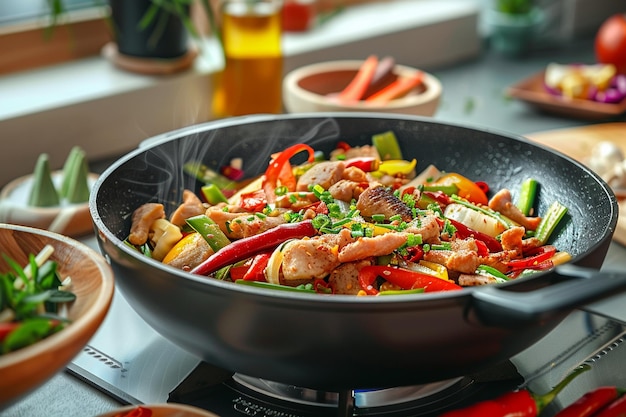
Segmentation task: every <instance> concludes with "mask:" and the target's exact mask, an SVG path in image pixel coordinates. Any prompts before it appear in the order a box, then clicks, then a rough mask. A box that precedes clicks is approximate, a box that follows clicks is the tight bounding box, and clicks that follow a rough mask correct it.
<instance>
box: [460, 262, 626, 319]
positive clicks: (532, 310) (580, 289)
mask: <svg viewBox="0 0 626 417" xmlns="http://www.w3.org/2000/svg"><path fill="white" fill-rule="evenodd" d="M551 274H553V275H556V276H558V277H561V278H562V279H565V281H564V282H559V283H558V284H553V285H549V286H547V287H544V288H540V289H538V290H533V291H529V292H519V291H510V290H507V289H506V287H504V288H503V287H498V286H490V285H486V286H484V287H480V288H477V289H476V291H474V292H473V293H472V302H471V306H470V309H471V310H473V313H475V314H476V317H477V318H478V320H479V321H480V323H481V324H483V325H487V326H500V327H512V326H517V325H527V324H532V323H538V322H540V321H543V320H545V319H550V318H553V317H557V316H560V315H563V314H565V313H568V312H569V311H571V310H574V309H576V308H577V307H581V306H583V305H585V304H589V303H591V302H593V301H596V300H599V299H602V298H606V297H609V296H611V295H615V294H616V293H618V292H621V291H623V290H626V272H621V271H619V272H618V271H606V272H604V271H602V272H601V271H598V270H595V269H590V268H582V267H579V266H574V265H571V264H567V265H562V266H559V267H557V268H555V270H554V271H552V272H551Z"/></svg>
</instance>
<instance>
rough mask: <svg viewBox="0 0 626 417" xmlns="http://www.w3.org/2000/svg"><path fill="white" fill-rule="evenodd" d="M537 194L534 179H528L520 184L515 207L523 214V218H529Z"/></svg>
mask: <svg viewBox="0 0 626 417" xmlns="http://www.w3.org/2000/svg"><path fill="white" fill-rule="evenodd" d="M536 194H537V180H535V179H534V178H528V179H526V180H525V181H524V182H523V183H522V188H521V189H520V195H519V198H518V201H517V207H518V208H519V209H520V210H521V211H522V213H524V216H529V215H530V212H531V210H532V209H533V204H534V203H535V195H536Z"/></svg>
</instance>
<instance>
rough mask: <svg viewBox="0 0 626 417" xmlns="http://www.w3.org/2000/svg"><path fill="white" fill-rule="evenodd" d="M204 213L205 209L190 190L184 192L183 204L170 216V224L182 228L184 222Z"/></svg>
mask: <svg viewBox="0 0 626 417" xmlns="http://www.w3.org/2000/svg"><path fill="white" fill-rule="evenodd" d="M205 211H206V207H204V204H202V201H201V200H200V199H199V198H198V196H197V195H196V194H195V193H194V192H193V191H191V190H184V191H183V202H182V204H181V205H180V206H178V208H177V209H176V210H175V211H174V213H172V215H171V216H170V222H172V223H173V224H175V225H176V226H179V227H183V226H184V225H185V220H187V219H188V218H190V217H194V216H199V215H200V214H204V212H205Z"/></svg>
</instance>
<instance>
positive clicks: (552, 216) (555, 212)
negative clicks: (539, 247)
mask: <svg viewBox="0 0 626 417" xmlns="http://www.w3.org/2000/svg"><path fill="white" fill-rule="evenodd" d="M566 213H567V207H565V206H564V205H562V204H561V203H559V202H558V201H555V202H554V203H552V205H551V206H550V207H549V208H548V212H547V213H546V214H545V215H544V216H543V218H542V219H541V223H539V226H537V230H536V232H535V237H536V238H537V239H539V241H540V242H541V243H542V244H544V245H545V244H546V242H547V241H548V239H549V238H550V235H551V234H552V232H554V230H555V229H556V227H557V225H558V224H559V222H560V221H561V219H562V218H563V216H565V214H566Z"/></svg>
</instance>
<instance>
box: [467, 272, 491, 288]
mask: <svg viewBox="0 0 626 417" xmlns="http://www.w3.org/2000/svg"><path fill="white" fill-rule="evenodd" d="M458 282H459V285H460V286H461V287H477V286H479V285H488V284H495V283H497V282H498V280H497V279H496V278H495V277H488V276H485V275H476V274H461V275H459V280H458Z"/></svg>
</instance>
